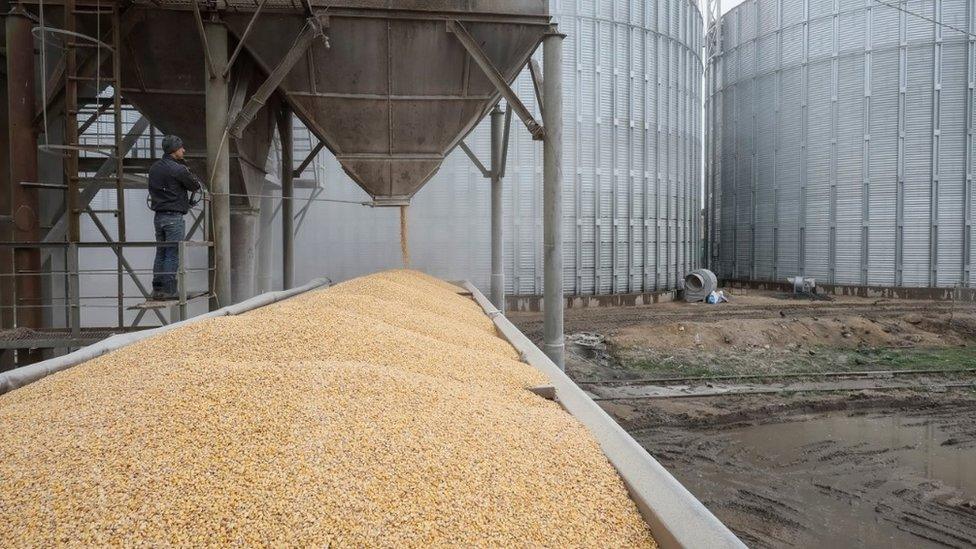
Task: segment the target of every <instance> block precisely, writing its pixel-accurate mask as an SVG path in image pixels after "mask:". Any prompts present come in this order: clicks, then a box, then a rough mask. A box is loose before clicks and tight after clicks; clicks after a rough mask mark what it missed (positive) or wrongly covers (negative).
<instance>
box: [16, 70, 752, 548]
mask: <svg viewBox="0 0 976 549" xmlns="http://www.w3.org/2000/svg"><path fill="white" fill-rule="evenodd" d="M545 65H547V66H548V65H549V63H548V62H547V63H545ZM546 76H547V80H548V76H549V75H548V74H547V75H546ZM551 98H552V96H551V95H549V96H547V98H546V99H547V100H551ZM547 104H548V105H552V103H551V102H547ZM463 285H464V288H465V289H466V290H468V291H469V292H471V295H472V297H474V300H475V301H476V302H477V303H478V305H481V307H482V309H484V311H485V314H487V315H488V316H489V317H490V318H491V320H492V322H493V323H494V324H495V328H496V329H497V330H498V332H499V333H500V334H501V335H502V337H504V338H505V339H506V340H508V342H509V343H511V344H512V346H513V347H515V350H516V351H518V352H519V354H520V355H521V356H522V357H523V358H522V360H524V361H525V362H526V363H527V364H529V365H530V366H532V367H534V368H536V369H537V370H539V371H541V372H542V373H544V374H545V375H546V376H547V377H548V378H549V381H550V383H551V384H552V386H553V388H554V389H555V391H556V400H557V401H558V402H559V403H560V404H561V405H562V406H563V408H565V409H566V411H567V412H569V413H570V414H571V415H572V416H573V417H575V418H576V419H577V421H579V422H580V423H582V424H583V426H585V427H586V428H587V429H588V430H589V431H590V434H591V435H593V438H595V439H596V441H597V443H598V444H599V445H600V448H601V449H602V450H603V453H604V455H606V457H607V460H608V461H609V462H610V463H611V464H612V465H613V466H614V468H616V469H617V472H618V473H619V474H620V478H621V479H622V480H623V481H624V484H625V485H626V486H627V491H628V492H630V497H631V499H633V500H634V503H635V504H636V505H637V510H638V511H640V513H641V516H643V517H644V520H645V521H646V522H647V524H648V526H649V527H650V528H651V533H652V534H653V535H654V539H655V541H657V542H658V544H659V545H660V546H661V547H663V548H665V549H670V548H679V547H680V548H684V547H709V548H715V549H718V548H725V547H728V548H732V547H735V548H744V547H745V545H744V544H743V543H742V541H740V540H739V538H737V537H736V536H735V534H733V533H732V531H731V530H729V529H728V527H727V526H725V525H724V524H722V522H721V521H720V520H718V519H717V518H716V517H715V515H713V514H712V512H711V511H709V510H708V509H707V508H706V507H705V506H704V505H702V503H701V502H700V501H698V499H696V498H695V496H694V495H692V493H691V492H689V491H688V489H687V488H685V487H684V486H682V485H681V483H680V482H678V481H677V479H675V478H674V477H673V476H672V475H671V473H669V472H668V470H667V469H665V468H664V467H663V466H662V465H661V464H660V463H658V462H657V460H655V459H654V458H653V457H652V456H651V455H650V454H648V453H647V450H645V449H644V448H643V447H642V446H641V445H640V444H639V443H638V442H637V441H636V440H634V438H633V437H632V436H630V434H629V433H627V431H625V430H624V429H623V428H622V427H621V426H620V425H619V424H618V423H617V422H616V421H614V420H613V418H611V417H610V416H609V415H608V414H607V413H606V412H605V411H603V409H602V408H600V406H599V405H598V404H597V403H596V402H594V401H593V399H591V398H590V397H589V396H587V394H586V393H585V392H583V390H582V389H580V388H579V387H578V386H577V385H576V383H574V382H573V380H572V379H570V378H569V377H568V376H567V375H566V373H565V372H563V371H562V367H560V366H557V365H556V364H555V363H554V362H553V361H552V360H550V359H549V358H548V357H547V356H546V355H545V354H544V353H543V352H542V351H540V350H539V348H538V347H536V346H535V345H534V344H533V343H532V341H531V340H530V339H529V338H527V337H525V334H523V333H522V332H520V331H519V329H518V328H516V327H515V325H514V324H512V323H511V322H510V321H509V320H508V319H507V318H506V317H505V315H503V314H501V313H500V312H499V311H497V310H496V309H495V308H494V307H493V306H492V305H491V303H489V302H488V300H487V299H486V298H485V296H484V295H483V294H482V293H481V292H479V291H478V288H476V287H475V286H474V285H473V284H471V283H470V282H464V283H463ZM0 390H2V387H0Z"/></svg>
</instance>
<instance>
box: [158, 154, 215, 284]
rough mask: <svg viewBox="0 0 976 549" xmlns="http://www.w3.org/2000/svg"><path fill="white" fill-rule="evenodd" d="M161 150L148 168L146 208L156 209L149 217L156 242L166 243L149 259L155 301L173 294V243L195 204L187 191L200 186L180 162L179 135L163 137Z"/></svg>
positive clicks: (175, 255) (180, 237)
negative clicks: (159, 155)
mask: <svg viewBox="0 0 976 549" xmlns="http://www.w3.org/2000/svg"><path fill="white" fill-rule="evenodd" d="M163 153H164V154H163V157H162V158H161V159H159V160H157V161H156V163H154V164H153V165H152V167H151V168H149V208H150V209H151V210H153V211H154V212H156V215H155V218H154V219H153V227H154V228H155V230H156V242H160V243H166V244H164V245H162V246H158V247H157V248H156V260H155V261H154V262H153V280H152V288H153V289H152V299H154V300H158V301H165V300H170V299H176V298H177V288H176V270H177V269H178V268H179V248H178V247H177V245H176V243H177V242H179V241H181V240H183V239H184V238H185V237H186V223H185V222H184V221H183V216H184V215H186V212H188V211H189V210H190V207H191V206H193V204H195V202H191V194H192V193H196V192H198V191H200V189H201V188H202V185H201V183H200V180H199V179H198V178H197V176H195V175H193V173H192V172H190V169H189V168H188V167H187V166H186V164H185V163H184V162H183V155H184V154H185V153H186V149H184V147H183V140H182V139H180V138H179V137H177V136H175V135H167V136H166V137H164V138H163Z"/></svg>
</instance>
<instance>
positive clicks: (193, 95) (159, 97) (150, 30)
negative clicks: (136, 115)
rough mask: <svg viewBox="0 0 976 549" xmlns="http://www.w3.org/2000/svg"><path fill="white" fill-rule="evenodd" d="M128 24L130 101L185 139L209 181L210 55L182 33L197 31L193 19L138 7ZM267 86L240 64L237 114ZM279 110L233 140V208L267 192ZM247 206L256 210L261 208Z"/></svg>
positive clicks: (195, 166)
mask: <svg viewBox="0 0 976 549" xmlns="http://www.w3.org/2000/svg"><path fill="white" fill-rule="evenodd" d="M123 24H124V28H125V29H126V31H127V33H128V34H127V36H128V39H127V40H126V42H125V48H124V49H123V51H122V59H123V64H122V83H123V94H124V96H125V98H126V100H127V101H129V102H131V103H132V104H133V105H134V106H135V107H136V108H137V109H139V111H140V112H142V114H144V115H145V116H146V117H147V118H148V119H149V120H151V121H152V123H153V125H155V126H156V127H158V128H160V129H161V130H163V132H165V133H173V134H177V135H179V136H181V137H182V138H183V140H184V142H185V143H186V147H187V151H188V154H187V161H188V163H189V164H190V166H191V169H192V170H193V171H194V172H195V173H197V174H198V175H199V176H200V177H201V178H202V177H204V176H205V175H206V173H207V167H206V149H207V141H206V133H205V131H204V125H203V123H202V121H203V119H204V110H205V105H204V103H205V82H204V79H205V78H206V76H205V70H204V54H203V49H202V45H201V43H200V42H199V41H198V40H195V39H189V40H188V39H187V37H186V35H185V34H183V33H180V32H176V29H181V28H182V29H188V28H189V29H192V28H193V25H194V20H193V15H192V13H190V12H188V11H163V10H149V9H143V8H136V7H133V8H130V9H129V10H127V11H126V13H125V15H124V23H123ZM262 80H263V76H262V75H261V74H260V73H259V71H257V70H255V69H254V66H253V64H252V62H251V60H250V59H248V58H246V57H242V58H241V59H239V60H238V62H237V64H236V65H235V68H234V72H233V78H232V83H231V98H230V104H231V108H232V109H233V108H234V107H235V106H236V107H237V108H238V109H240V107H241V106H242V105H243V103H244V101H245V100H246V98H247V97H250V96H251V95H253V94H254V92H255V90H256V89H257V86H258V85H259V84H260V82H261V81H262ZM273 107H274V105H268V106H266V107H265V108H262V109H260V110H259V111H258V114H257V117H256V121H255V122H254V123H253V124H250V125H249V126H248V128H247V131H245V132H243V134H242V135H241V137H240V138H238V139H233V140H232V143H231V157H232V162H231V171H230V184H231V188H230V190H231V192H232V193H234V194H235V195H238V196H237V197H236V198H237V199H236V200H233V201H232V202H235V203H245V200H246V199H245V198H243V196H242V195H248V196H250V195H259V194H260V192H261V186H262V185H263V184H264V177H265V175H266V163H267V159H268V151H269V148H270V146H271V139H272V135H273V133H274V116H273V115H272V114H271V112H272V109H273ZM247 205H248V206H251V207H256V206H257V203H256V202H255V203H253V204H247Z"/></svg>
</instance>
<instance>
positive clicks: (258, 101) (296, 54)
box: [228, 17, 324, 138]
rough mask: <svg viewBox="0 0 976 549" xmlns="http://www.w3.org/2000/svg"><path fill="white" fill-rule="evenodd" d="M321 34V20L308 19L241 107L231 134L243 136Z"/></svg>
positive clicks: (237, 136) (231, 125)
mask: <svg viewBox="0 0 976 549" xmlns="http://www.w3.org/2000/svg"><path fill="white" fill-rule="evenodd" d="M320 36H324V33H323V31H322V24H321V23H320V22H319V20H318V19H317V18H316V17H309V18H308V19H306V20H305V26H304V27H302V30H301V32H299V33H298V37H297V38H295V42H294V43H292V45H291V48H290V49H289V50H288V53H286V54H285V56H284V57H283V58H282V59H281V62H279V63H278V66H277V67H275V68H274V70H272V71H271V74H269V75H268V78H267V79H266V80H265V81H264V82H262V83H261V86H260V87H259V88H258V89H257V91H256V92H254V95H253V96H252V97H251V99H250V100H249V101H248V102H247V105H244V108H243V109H241V112H239V113H238V114H237V116H236V117H235V118H234V121H233V122H232V123H231V124H230V126H229V128H228V131H229V133H230V135H232V136H234V137H236V138H240V137H241V135H242V134H243V133H244V128H246V127H247V126H248V124H250V123H251V122H252V121H253V120H254V117H255V116H257V114H258V111H259V110H261V107H263V106H264V103H265V101H267V100H268V98H269V97H271V94H272V93H274V91H275V90H276V89H277V88H278V86H279V85H280V84H281V82H282V81H283V80H284V79H285V76H287V75H288V73H289V72H290V71H291V69H292V67H294V66H295V64H296V63H298V61H299V60H300V59H301V58H302V57H304V56H305V52H306V50H308V48H309V47H310V46H311V45H312V42H313V41H314V40H315V39H316V38H318V37H320Z"/></svg>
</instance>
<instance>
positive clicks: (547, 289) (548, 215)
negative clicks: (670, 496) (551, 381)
mask: <svg viewBox="0 0 976 549" xmlns="http://www.w3.org/2000/svg"><path fill="white" fill-rule="evenodd" d="M563 38H565V35H562V34H558V33H556V32H553V33H551V34H549V35H547V36H546V38H545V39H544V40H543V43H542V45H543V58H542V60H543V63H542V64H543V71H544V78H543V95H544V97H545V105H546V107H545V109H544V110H543V112H542V125H543V127H544V128H545V138H544V140H543V176H542V196H543V199H542V226H543V229H542V230H543V241H544V246H543V248H544V250H545V257H544V261H545V266H544V269H545V283H544V285H543V291H544V297H543V308H544V309H545V321H544V325H543V332H544V345H543V350H544V351H545V353H546V355H548V356H549V358H550V359H552V361H553V362H554V363H556V365H557V366H559V367H560V368H561V369H565V367H566V366H565V360H564V357H563V352H564V350H565V343H564V340H563V250H562V247H563V233H562V217H563V205H562V177H563V173H562V171H563V166H562V157H563V153H562V140H563V120H562V118H563V105H562V103H563V75H562V68H563V67H562V63H563Z"/></svg>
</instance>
